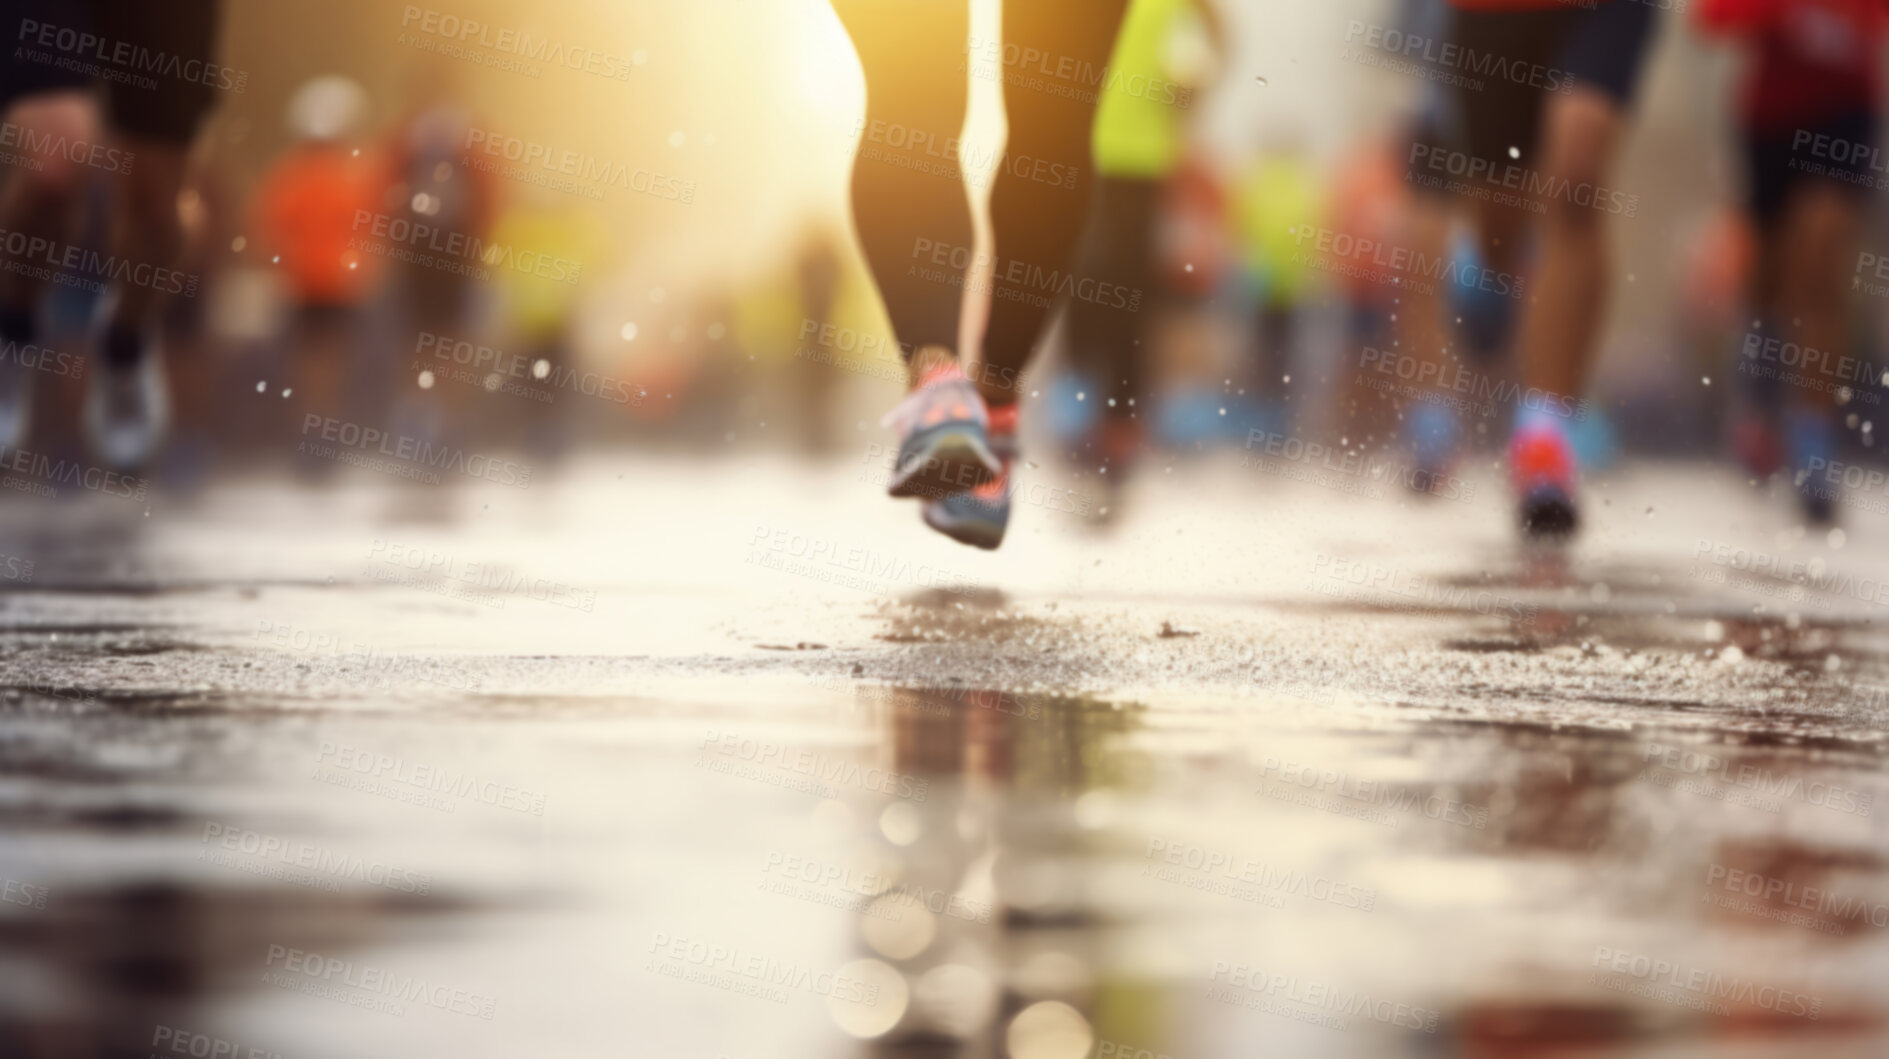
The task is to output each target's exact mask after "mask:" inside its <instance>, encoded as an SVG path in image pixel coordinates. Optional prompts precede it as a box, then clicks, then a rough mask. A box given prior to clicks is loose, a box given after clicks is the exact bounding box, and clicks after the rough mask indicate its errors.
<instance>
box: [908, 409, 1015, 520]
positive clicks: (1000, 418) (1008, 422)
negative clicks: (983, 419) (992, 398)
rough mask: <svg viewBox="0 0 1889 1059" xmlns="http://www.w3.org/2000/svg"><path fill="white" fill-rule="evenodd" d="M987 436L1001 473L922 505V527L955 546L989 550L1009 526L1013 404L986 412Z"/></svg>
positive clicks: (1013, 446)
mask: <svg viewBox="0 0 1889 1059" xmlns="http://www.w3.org/2000/svg"><path fill="white" fill-rule="evenodd" d="M989 437H990V444H991V448H992V449H994V450H995V451H996V452H997V455H998V458H999V460H1000V461H1001V464H1002V470H1001V471H1000V472H999V473H998V475H997V476H996V477H995V478H992V479H991V480H990V481H988V482H985V483H984V484H983V485H980V486H978V487H977V488H975V489H972V490H970V491H968V492H962V493H954V494H952V495H950V496H946V497H943V498H940V499H938V500H933V501H931V502H930V503H928V504H926V505H925V525H927V526H930V527H931V528H932V529H935V530H937V531H938V532H939V533H942V534H944V535H945V536H947V537H949V538H951V539H952V540H954V541H957V542H958V543H959V544H968V545H971V546H972V547H974V548H983V549H984V550H986V551H993V550H995V549H996V547H997V546H998V545H1000V544H1002V543H1003V542H1004V531H1005V530H1006V529H1008V528H1009V526H1010V469H1011V467H1012V465H1013V464H1014V463H1015V462H1016V458H1017V406H1016V405H1002V406H1000V407H997V408H993V409H991V410H990V435H989Z"/></svg>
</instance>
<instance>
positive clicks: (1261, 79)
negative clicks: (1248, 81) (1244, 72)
mask: <svg viewBox="0 0 1889 1059" xmlns="http://www.w3.org/2000/svg"><path fill="white" fill-rule="evenodd" d="M1253 80H1254V81H1256V82H1258V84H1259V87H1261V88H1265V87H1266V86H1267V85H1269V84H1272V82H1271V81H1268V80H1266V79H1265V78H1264V77H1255V78H1253Z"/></svg>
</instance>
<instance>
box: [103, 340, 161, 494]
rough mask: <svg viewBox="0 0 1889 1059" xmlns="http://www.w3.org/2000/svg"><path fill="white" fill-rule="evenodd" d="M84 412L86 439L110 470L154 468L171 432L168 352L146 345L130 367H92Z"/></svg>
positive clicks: (110, 365)
mask: <svg viewBox="0 0 1889 1059" xmlns="http://www.w3.org/2000/svg"><path fill="white" fill-rule="evenodd" d="M89 367H90V369H91V370H90V371H89V372H88V375H89V378H88V379H87V380H86V389H85V407H84V410H83V417H84V427H85V439H86V442H87V443H88V444H89V445H90V446H91V449H92V454H93V455H94V456H96V457H97V458H98V460H99V462H101V463H103V464H104V465H105V466H107V467H109V468H111V469H113V470H118V471H136V470H140V469H142V468H143V467H145V466H146V465H148V464H149V463H150V462H151V460H152V458H153V457H155V456H156V455H157V451H158V447H159V446H160V445H162V444H163V441H164V435H165V433H166V432H167V431H168V430H169V429H170V390H169V387H168V386H166V385H165V382H164V351H163V350H162V349H161V348H160V347H159V346H158V344H157V343H156V342H154V341H146V343H145V346H144V353H143V355H142V356H140V357H138V359H137V360H135V361H133V362H131V363H130V364H110V363H106V358H103V357H100V358H98V359H97V360H95V361H94V362H93V363H92V364H91V365H89Z"/></svg>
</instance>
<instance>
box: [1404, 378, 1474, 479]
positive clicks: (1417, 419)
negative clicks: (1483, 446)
mask: <svg viewBox="0 0 1889 1059" xmlns="http://www.w3.org/2000/svg"><path fill="white" fill-rule="evenodd" d="M1462 434H1463V427H1462V424H1461V423H1460V422H1458V421H1457V418H1456V413H1455V412H1454V411H1453V410H1451V409H1450V408H1449V406H1447V405H1444V404H1440V403H1438V402H1436V401H1418V402H1417V404H1416V407H1414V408H1412V409H1411V410H1410V414H1409V415H1407V416H1405V417H1404V445H1405V447H1406V448H1408V449H1409V451H1410V458H1411V460H1412V461H1413V462H1414V463H1415V464H1416V466H1415V467H1413V468H1412V471H1411V475H1410V477H1409V479H1408V480H1407V481H1406V483H1405V484H1407V485H1408V486H1409V487H1410V489H1411V491H1412V492H1415V493H1420V494H1423V495H1425V496H1427V495H1430V494H1431V493H1432V492H1434V490H1435V487H1436V482H1437V480H1438V479H1442V478H1447V477H1449V473H1450V470H1451V469H1452V468H1454V467H1455V466H1456V450H1457V446H1458V444H1459V443H1460V441H1461V439H1462Z"/></svg>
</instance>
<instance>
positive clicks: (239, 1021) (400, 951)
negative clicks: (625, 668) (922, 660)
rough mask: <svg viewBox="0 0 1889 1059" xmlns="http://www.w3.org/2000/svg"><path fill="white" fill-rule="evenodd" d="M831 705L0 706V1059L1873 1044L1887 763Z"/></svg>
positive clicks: (882, 697) (1051, 1057) (1071, 702)
mask: <svg viewBox="0 0 1889 1059" xmlns="http://www.w3.org/2000/svg"><path fill="white" fill-rule="evenodd" d="M822 687H823V688H825V689H827V690H823V691H822V692H821V693H820V694H816V695H811V696H809V695H806V694H804V692H805V690H806V689H805V688H804V687H802V688H801V689H800V690H801V692H803V694H801V695H799V696H798V697H790V696H782V695H777V694H776V691H777V690H778V689H776V688H775V687H774V686H772V685H769V684H766V683H764V682H753V683H748V682H744V683H743V684H742V685H740V686H738V687H737V686H733V685H731V686H728V687H724V688H720V689H718V691H717V693H718V694H719V695H720V696H721V697H720V698H719V699H718V700H715V701H712V702H706V703H696V704H688V705H687V707H686V708H684V707H683V706H679V705H671V706H670V707H662V706H651V705H649V704H647V703H646V704H642V705H639V706H636V707H634V708H631V707H629V706H627V705H626V706H625V707H624V708H622V709H619V710H617V711H614V712H610V711H603V710H598V709H591V710H586V711H581V712H573V711H564V712H557V713H554V714H553V715H551V716H549V717H536V718H534V717H531V716H529V715H528V714H527V713H526V712H524V711H520V710H517V709H507V710H506V711H505V712H504V713H503V715H496V716H490V717H485V718H480V717H479V716H478V715H477V713H476V712H470V711H469V712H468V713H467V714H466V715H464V716H463V717H462V719H460V720H456V721H455V723H454V724H453V725H451V726H442V725H439V724H437V723H436V722H435V721H429V720H428V719H427V718H424V717H408V716H403V715H402V714H401V713H400V712H399V711H395V710H390V711H385V712H381V713H376V714H372V715H353V714H348V715H329V716H309V715H307V714H305V713H302V714H291V715H278V714H275V713H273V712H270V711H262V713H261V714H260V715H259V714H258V713H257V712H255V711H250V712H245V711H243V710H241V709H238V708H236V705H235V704H233V703H224V704H223V706H224V707H225V715H224V716H222V717H221V718H220V719H219V718H217V717H214V716H208V715H207V714H213V713H214V709H213V708H212V709H203V708H199V709H193V710H192V711H190V712H188V713H181V714H180V713H176V712H170V711H164V712H155V713H154V712H151V711H145V710H137V709H122V708H120V707H119V706H118V705H116V704H114V703H112V702H111V701H110V700H108V699H100V700H99V701H100V702H101V703H103V704H104V706H103V708H93V709H91V710H88V711H85V712H83V713H80V714H77V715H74V716H67V717H64V718H61V719H60V721H59V723H56V724H55V723H51V720H50V719H48V718H46V717H44V716H42V715H40V714H38V713H36V712H35V711H34V710H31V709H28V708H27V707H26V706H24V705H22V704H20V703H18V702H8V703H0V710H4V714H3V715H0V716H3V718H4V721H3V723H0V761H3V762H4V763H5V765H6V767H5V769H4V775H5V776H6V779H5V780H4V781H0V811H3V812H4V816H5V818H6V819H7V820H8V821H9V823H10V825H11V826H10V827H9V828H7V829H6V831H5V832H4V837H0V864H4V865H5V878H6V884H5V885H6V889H5V893H4V895H3V896H4V900H0V982H4V984H5V988H0V1040H4V1041H5V1042H7V1046H6V1048H5V1049H4V1050H5V1052H6V1054H8V1055H24V1056H62V1057H63V1056H148V1055H153V1054H205V1053H202V1052H192V1051H190V1048H191V1047H193V1046H194V1044H195V1043H201V1044H202V1046H203V1047H205V1048H212V1047H215V1045H214V1042H219V1041H220V1042H226V1043H227V1044H228V1046H229V1047H230V1048H232V1049H236V1051H235V1053H234V1054H239V1055H246V1054H250V1053H249V1052H248V1051H247V1050H248V1049H251V1048H253V1049H257V1050H258V1051H257V1053H256V1054H276V1055H281V1056H283V1057H300V1059H309V1057H324V1056H362V1055H375V1056H379V1055H432V1054H453V1055H459V1056H486V1055H491V1056H519V1055H558V1056H565V1055H570V1056H582V1055H612V1056H620V1055H625V1054H632V1055H649V1056H663V1057H671V1056H676V1057H698V1056H699V1057H704V1059H706V1057H715V1056H729V1057H733V1059H749V1057H780V1059H789V1057H793V1059H798V1057H804V1056H835V1057H837V1056H860V1057H867V1056H871V1057H901V1059H903V1057H919V1056H924V1057H966V1059H969V1057H998V1056H1016V1057H1018V1059H1056V1057H1069V1059H1077V1057H1089V1056H1093V1057H1098V1059H1100V1057H1104V1056H1116V1057H1125V1056H1148V1057H1157V1056H1167V1057H1171V1059H1187V1057H1211V1056H1226V1055H1282V1056H1294V1057H1297V1056H1334V1057H1340V1056H1359V1057H1364V1056H1370V1057H1374V1059H1375V1057H1396V1056H1410V1057H1434V1056H1473V1057H1518V1059H1519V1057H1524V1056H1526V1057H1539V1056H1546V1055H1554V1056H1564V1055H1565V1056H1575V1055H1578V1056H1653V1055H1671V1054H1698V1053H1700V1052H1702V1051H1703V1050H1705V1049H1707V1048H1708V1047H1711V1048H1724V1049H1726V1050H1727V1051H1733V1050H1735V1051H1736V1053H1737V1054H1739V1055H1740V1056H1769V1055H1777V1056H1792V1057H1795V1056H1802V1055H1813V1054H1814V1055H1818V1056H1849V1055H1855V1056H1865V1055H1868V1056H1878V1055H1881V1054H1884V1050H1883V1049H1884V1046H1885V1043H1889V1037H1886V1036H1885V1029H1884V1027H1883V1025H1882V1019H1881V1012H1882V1011H1883V1010H1884V997H1883V992H1882V991H1883V989H1884V984H1883V983H1884V982H1885V981H1886V980H1889V975H1885V974H1884V973H1883V972H1884V969H1885V963H1886V962H1889V872H1886V871H1885V857H1884V855H1883V847H1882V843H1881V840H1880V835H1881V828H1880V823H1879V821H1878V819H1877V817H1876V816H1875V815H1874V796H1875V794H1876V793H1877V786H1878V779H1879V777H1878V768H1877V766H1876V763H1875V761H1874V759H1873V758H1872V757H1870V756H1869V755H1863V754H1851V755H1847V756H1845V755H1838V754H1833V753H1830V752H1828V748H1818V747H1804V746H1798V747H1793V746H1767V747H1762V748H1745V747H1736V746H1724V745H1711V744H1706V743H1700V742H1687V741H1684V740H1682V739H1681V738H1679V737H1678V736H1674V737H1672V741H1671V742H1670V744H1668V743H1662V742H1659V741H1658V739H1660V738H1661V737H1659V736H1657V735H1653V734H1643V735H1639V736H1631V737H1630V736H1628V735H1625V734H1622V733H1608V732H1596V731H1561V730H1556V729H1554V728H1552V727H1550V726H1543V725H1500V724H1488V723H1461V724H1450V723H1440V724H1438V723H1433V724H1429V725H1425V726H1424V727H1422V728H1421V729H1419V728H1416V727H1414V726H1413V727H1411V728H1409V729H1408V730H1400V729H1395V728H1392V729H1384V728H1377V729H1374V730H1371V731H1367V732H1334V731H1325V730H1318V729H1310V730H1308V729H1306V728H1304V727H1294V728H1292V729H1290V730H1283V729H1282V730H1272V729H1268V728H1265V727H1250V726H1249V727H1238V726H1234V725H1230V724H1229V723H1228V722H1227V720H1226V719H1225V718H1224V717H1213V716H1209V715H1204V714H1196V713H1188V712H1186V711H1180V710H1160V711H1155V710H1148V709H1144V708H1142V707H1140V706H1138V705H1136V704H1132V703H1117V702H1102V701H1095V700H1091V699H1082V698H1069V697H1056V696H1046V695H1029V694H1015V693H1009V692H997V691H988V690H979V689H974V688H948V689H940V688H931V689H914V688H899V687H886V686H871V685H862V686H857V687H846V688H843V689H842V688H839V687H837V686H834V685H831V684H828V685H822ZM473 701H474V702H475V703H476V702H477V701H478V700H476V699H475V700H473ZM514 705H515V704H514ZM177 1042H184V1043H183V1044H182V1048H183V1049H184V1050H183V1051H181V1052H175V1053H174V1052H173V1051H170V1050H167V1048H169V1047H170V1046H171V1045H173V1044H176V1043H177ZM218 1054H228V1053H218Z"/></svg>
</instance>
